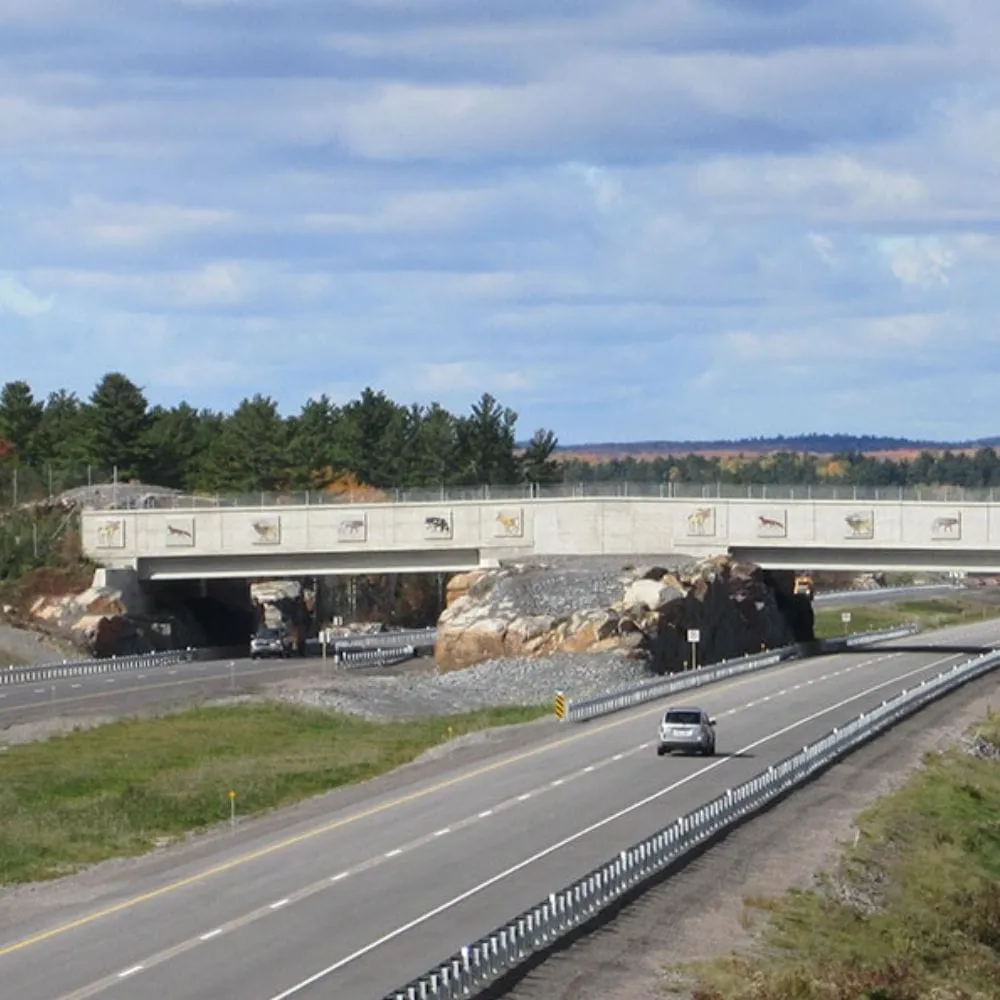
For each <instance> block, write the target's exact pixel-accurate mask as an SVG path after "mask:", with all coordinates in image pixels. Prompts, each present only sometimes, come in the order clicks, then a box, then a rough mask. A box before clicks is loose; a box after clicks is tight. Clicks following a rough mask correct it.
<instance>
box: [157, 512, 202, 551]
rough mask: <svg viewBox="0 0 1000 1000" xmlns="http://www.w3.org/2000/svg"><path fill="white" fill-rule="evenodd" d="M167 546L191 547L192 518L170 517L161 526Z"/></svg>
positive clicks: (192, 539)
mask: <svg viewBox="0 0 1000 1000" xmlns="http://www.w3.org/2000/svg"><path fill="white" fill-rule="evenodd" d="M163 535H164V542H165V543H166V545H167V548H171V549H176V548H188V549H189V548H191V547H192V546H193V545H194V518H193V517H180V518H171V519H170V520H169V521H167V523H166V525H164V528H163Z"/></svg>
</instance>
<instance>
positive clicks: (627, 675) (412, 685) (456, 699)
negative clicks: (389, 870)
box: [269, 653, 652, 720]
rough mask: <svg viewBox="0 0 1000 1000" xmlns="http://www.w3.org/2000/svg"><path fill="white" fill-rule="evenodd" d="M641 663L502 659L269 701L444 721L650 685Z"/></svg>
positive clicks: (585, 656) (302, 683)
mask: <svg viewBox="0 0 1000 1000" xmlns="http://www.w3.org/2000/svg"><path fill="white" fill-rule="evenodd" d="M651 676H652V675H651V673H650V672H649V670H648V669H647V667H646V664H645V662H644V661H641V660H638V661H637V660H627V659H625V658H623V657H621V656H616V655H614V654H610V653H559V654H555V655H553V656H549V657H544V658H540V659H527V658H524V659H504V660H493V661H490V662H487V663H480V664H477V665H476V666H474V667H469V668H467V669H466V670H456V671H452V672H450V673H446V674H441V675H438V674H436V673H435V672H434V667H433V666H432V665H428V666H423V667H420V668H416V669H410V670H408V671H400V672H394V673H392V674H385V673H381V674H376V673H374V672H371V671H365V672H364V674H363V675H362V674H361V673H360V672H358V673H351V672H348V671H346V670H341V671H339V672H338V673H336V674H334V676H332V677H326V678H316V679H312V680H291V681H285V682H281V683H279V684H276V685H274V686H273V687H272V688H271V689H270V692H269V693H270V694H271V696H272V697H275V698H278V699H279V700H282V701H288V702H292V703H295V704H303V705H312V706H315V707H319V708H325V709H328V710H333V711H337V712H348V713H350V714H353V715H360V716H362V717H364V718H366V719H373V720H376V719H402V718H416V717H419V716H434V715H451V714H457V713H460V712H471V711H475V710H476V709H479V708H488V707H493V706H501V705H543V704H547V703H549V702H551V701H552V699H553V697H554V696H555V694H556V692H557V691H562V692H563V693H564V694H566V695H567V696H569V697H572V698H579V697H585V696H587V695H595V694H602V693H604V692H605V691H608V690H609V689H610V688H614V687H620V686H624V685H627V684H634V683H635V682H636V681H640V680H644V679H646V678H648V677H651Z"/></svg>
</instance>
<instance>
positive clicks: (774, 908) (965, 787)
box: [689, 716, 1000, 1000]
mask: <svg viewBox="0 0 1000 1000" xmlns="http://www.w3.org/2000/svg"><path fill="white" fill-rule="evenodd" d="M982 735H983V736H984V737H986V738H987V739H988V740H990V741H991V742H992V743H993V744H994V745H996V746H1000V717H997V716H991V717H990V718H989V720H988V721H987V723H986V724H985V725H984V727H983V730H982ZM925 763H926V767H925V768H924V769H922V770H921V771H920V772H918V774H917V775H915V776H914V777H913V778H912V779H911V780H910V781H909V782H908V783H907V784H906V785H905V786H904V787H903V788H902V789H900V790H899V791H898V792H897V793H895V794H892V795H890V796H888V797H886V798H884V799H882V800H880V801H879V802H878V803H876V804H875V806H874V807H872V808H871V809H869V810H868V811H867V812H866V813H864V814H863V815H862V816H861V817H860V818H859V828H860V830H861V838H860V840H859V842H858V844H857V846H856V847H854V848H852V849H850V850H849V851H848V852H847V853H846V854H845V855H844V858H843V860H842V863H841V865H840V868H839V870H838V871H837V872H836V873H835V874H834V875H828V876H826V877H825V878H824V879H821V880H820V882H819V884H818V886H817V888H816V889H815V890H810V891H797V892H791V893H789V894H787V895H785V896H783V897H781V898H778V899H774V900H771V899H755V900H748V901H747V902H748V912H749V913H751V914H753V913H756V915H757V916H758V918H761V917H762V918H763V929H762V932H761V935H760V938H759V941H758V943H757V946H756V947H755V949H754V950H753V953H752V954H749V955H732V956H729V957H728V958H726V959H723V960H721V961H716V962H711V963H707V964H702V965H699V966H696V967H695V969H694V970H693V971H694V973H695V976H696V979H697V981H698V987H697V989H696V991H695V998H696V1000H924V998H931V997H939V998H941V1000H973V998H983V1000H987V998H991V1000H995V998H997V997H1000V762H997V761H982V760H976V759H973V758H971V757H969V756H967V755H965V754H962V753H960V752H958V751H949V752H948V753H945V754H934V755H929V756H928V757H927V758H926V761H925ZM837 886H840V887H845V886H846V887H848V888H849V893H848V898H851V899H855V900H856V899H861V900H864V904H863V905H862V906H860V907H859V906H856V905H848V904H847V903H845V902H844V901H843V899H844V894H843V891H842V888H841V891H836V887H837ZM689 971H690V970H689Z"/></svg>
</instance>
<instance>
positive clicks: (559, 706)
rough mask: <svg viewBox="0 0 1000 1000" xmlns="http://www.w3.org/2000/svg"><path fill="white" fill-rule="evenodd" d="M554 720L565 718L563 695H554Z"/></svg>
mask: <svg viewBox="0 0 1000 1000" xmlns="http://www.w3.org/2000/svg"><path fill="white" fill-rule="evenodd" d="M556 718H557V719H565V718H566V696H565V695H564V694H557V695H556Z"/></svg>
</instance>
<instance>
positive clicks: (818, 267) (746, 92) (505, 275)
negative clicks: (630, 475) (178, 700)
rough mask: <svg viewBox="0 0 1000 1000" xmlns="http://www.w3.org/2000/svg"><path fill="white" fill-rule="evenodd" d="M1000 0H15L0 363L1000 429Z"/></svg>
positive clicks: (579, 427)
mask: <svg viewBox="0 0 1000 1000" xmlns="http://www.w3.org/2000/svg"><path fill="white" fill-rule="evenodd" d="M998 71H1000V3H997V2H996V0H877V2H873V0H836V2H831V0H669V2H664V0H503V2H494V0H336V2H331V0H0V350H2V352H3V353H2V365H0V380H2V381H8V380H11V379H25V380H26V381H28V382H29V383H30V384H31V385H32V387H33V388H34V390H35V392H36V394H39V395H45V394H47V393H48V392H50V391H52V390H55V389H59V388H66V389H69V390H72V391H75V392H77V393H78V394H79V395H81V396H82V397H85V396H87V395H89V393H90V392H91V391H92V389H93V387H94V385H95V384H96V382H97V381H98V379H99V378H100V377H101V376H102V375H103V374H104V373H106V372H108V371H122V372H124V373H125V374H127V375H128V376H129V377H130V378H132V379H133V380H134V381H135V382H137V383H138V384H139V385H140V386H142V387H143V388H144V390H145V392H146V394H147V397H148V398H149V400H150V401H151V403H162V404H164V405H170V404H173V403H176V402H178V401H180V400H181V399H185V400H187V401H189V402H191V403H192V404H194V405H196V406H206V407H212V408H215V409H223V410H230V409H232V408H233V407H235V406H236V405H238V403H239V402H240V400H241V399H243V398H245V397H249V396H252V395H253V394H255V393H258V392H259V393H262V394H264V395H267V396H270V397H272V398H273V399H275V400H277V401H278V403H279V404H280V407H281V409H282V412H285V413H294V412H296V411H297V410H298V409H299V407H300V406H301V405H302V403H303V402H305V400H306V399H308V398H310V397H316V396H319V395H320V394H323V393H326V394H327V395H329V396H331V397H332V398H333V399H334V400H336V401H339V402H346V401H347V400H349V399H351V398H354V397H356V396H357V394H358V393H359V392H360V391H361V389H362V388H363V387H365V386H372V387H374V388H376V389H382V390H384V391H385V392H386V393H388V394H389V395H390V396H391V397H392V398H394V399H396V400H398V401H400V402H405V403H410V402H420V403H430V402H432V401H437V402H440V403H441V404H442V405H444V406H446V407H448V408H449V409H451V410H453V411H456V412H464V411H467V409H468V407H469V406H470V405H471V403H472V402H473V401H474V400H475V399H477V398H478V397H479V396H481V395H482V393H483V392H490V393H492V394H493V395H494V396H496V397H497V398H498V399H499V400H500V401H501V402H502V403H503V404H505V405H507V406H510V407H512V408H513V409H514V410H516V411H517V412H518V414H519V421H518V430H519V432H520V436H522V437H527V436H528V435H530V433H531V432H532V431H533V430H534V429H535V428H537V427H546V428H551V429H552V430H554V431H555V432H556V434H557V436H558V438H559V440H560V442H561V443H563V444H579V443H585V442H599V441H632V440H646V441H648V440H659V439H669V440H681V439H714V438H731V437H744V436H751V435H770V434H778V433H784V434H795V433H799V432H808V431H837V432H848V433H859V434H860V433H879V434H894V435H901V436H908V437H915V438H923V439H932V440H948V439H952V440H953V439H966V438H974V437H982V436H987V435H995V434H1000V405H998V404H1000V393H998V391H997V390H998V388H1000V381H998V374H1000V322H998V320H1000V291H998V275H1000V270H998V267H1000V235H998V221H1000V72H998Z"/></svg>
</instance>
